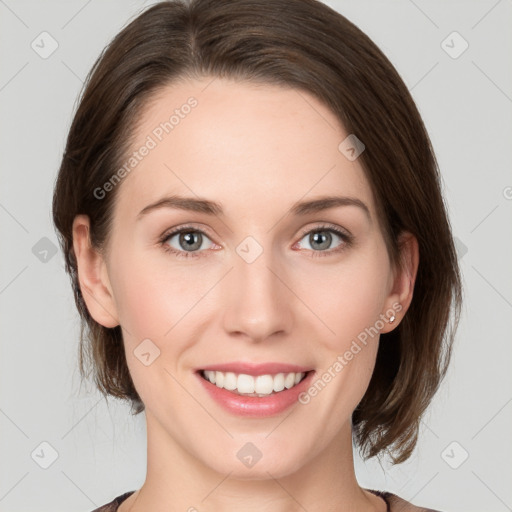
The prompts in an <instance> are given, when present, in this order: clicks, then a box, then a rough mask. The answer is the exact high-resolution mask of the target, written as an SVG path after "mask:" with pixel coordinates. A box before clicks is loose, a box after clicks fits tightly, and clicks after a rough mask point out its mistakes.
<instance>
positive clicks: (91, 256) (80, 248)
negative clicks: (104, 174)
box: [73, 215, 119, 328]
mask: <svg viewBox="0 0 512 512" xmlns="http://www.w3.org/2000/svg"><path fill="white" fill-rule="evenodd" d="M89 233H90V224H89V217H88V216H87V215H77V216H76V217H75V219H74V221H73V250H74V252H75V256H76V261H77V267H78V281H79V284H80V290H81V291H82V295H83V297H84V300H85V303H86V305H87V309H88V311H89V313H90V315H91V316H92V317H93V318H94V320H96V322H98V323H99V324H101V325H103V326H104V327H110V328H112V327H116V326H117V325H119V320H118V316H117V308H116V305H115V301H114V295H113V293H112V287H111V285H110V281H109V278H108V274H107V266H106V263H105V261H104V259H103V256H102V255H101V254H100V253H99V252H98V251H97V250H96V249H94V248H93V247H92V246H91V240H90V236H89Z"/></svg>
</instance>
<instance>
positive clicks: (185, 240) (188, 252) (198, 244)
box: [160, 226, 215, 258]
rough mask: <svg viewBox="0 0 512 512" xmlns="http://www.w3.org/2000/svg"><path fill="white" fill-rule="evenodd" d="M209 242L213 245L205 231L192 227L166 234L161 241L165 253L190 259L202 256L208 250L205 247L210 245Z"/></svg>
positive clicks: (184, 227)
mask: <svg viewBox="0 0 512 512" xmlns="http://www.w3.org/2000/svg"><path fill="white" fill-rule="evenodd" d="M207 240H209V241H210V242H211V243H212V244H213V242H212V241H211V240H210V239H209V238H208V236H207V235H206V233H204V232H203V231H201V230H199V229H196V228H194V227H191V226H183V227H181V228H179V229H175V230H174V231H171V232H169V233H166V234H165V235H164V236H163V237H162V238H161V239H160V243H161V245H162V247H163V249H164V250H165V251H168V252H171V253H173V254H175V255H176V256H178V257H184V258H189V257H199V256H202V254H200V253H202V252H204V249H207V248H208V247H205V245H208V244H207V243H206V244H205V241H207ZM213 245H215V244H213ZM201 249H203V250H201ZM196 253H199V254H196Z"/></svg>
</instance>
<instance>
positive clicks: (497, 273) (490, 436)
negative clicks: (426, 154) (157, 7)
mask: <svg viewBox="0 0 512 512" xmlns="http://www.w3.org/2000/svg"><path fill="white" fill-rule="evenodd" d="M149 3H152V2H145V3H144V2H141V1H129V2H128V1H126V0H125V1H121V0H108V1H100V0H89V1H75V0H73V1H69V0H68V1H56V0H52V1H45V2H36V1H26V0H25V1H15V0H0V38H1V44H0V52H1V55H0V63H1V67H0V109H1V110H0V119H1V123H0V130H1V134H0V141H1V148H0V162H1V188H0V230H1V244H0V247H1V264H0V308H1V317H0V318H1V324H0V325H1V331H0V332H1V357H0V433H1V434H0V460H1V461H2V462H1V469H0V510H1V511H7V510H9V511H11V512H19V511H29V510H38V511H41V512H42V511H52V512H55V511H59V510H61V511H71V510H76V511H84V512H86V511H90V510H92V509H94V508H95V507H97V506H99V505H102V504H104V503H106V502H108V501H110V500H111V499H113V497H115V496H117V495H119V494H121V493H123V492H125V491H128V490H135V489H138V488H139V487H140V486H141V485H142V483H143V481H144V477H145V464H146V459H145V456H146V452H145V450H146V440H145V424H144V418H143V416H139V417H138V418H132V417H131V416H130V414H129V408H128V406H127V405H125V404H123V403H121V402H119V401H116V400H111V401H109V402H108V404H107V403H106V402H105V401H104V400H102V399H101V398H100V396H99V394H98V393H97V392H96V391H95V390H94V388H93V386H92V385H91V384H90V383H84V385H83V386H82V387H80V379H79V374H78V370H77V346H78V325H79V324H78V314H77V313H76V311H75V308H74V303H73V299H72V294H71V287H70V285H69V280H68V277H67V275H66V274H65V272H64V270H63V259H62V256H61V254H60V253H57V254H53V253H52V250H51V249H52V247H53V246H55V245H56V244H57V239H56V236H55V233H54V230H53V226H52V223H51V217H50V205H51V195H52V188H53V182H54V179H55V176H56V172H57V169H58V165H59V162H60V157H61V154H62V151H63V148H64V141H65V137H66V133H67V129H68V128H69V124H70V122H71V118H72V114H73V112H74V108H75V101H76V98H77V95H78V93H79V91H80V88H81V86H82V82H83V80H84V78H85V76H86V74H87V72H88V71H89V69H90V67H91V66H92V64H93V62H94V60H95V59H96V57H97V56H98V55H99V53H100V51H101V50H102V49H103V47H104V46H105V45H106V44H107V43H108V41H109V40H110V39H111V38H112V37H113V36H114V35H115V34H116V33H117V32H118V31H119V29H120V28H121V27H122V26H123V25H124V24H125V23H126V21H127V20H128V19H132V18H133V17H134V16H135V15H136V14H137V13H138V12H139V11H140V10H141V9H142V8H143V7H144V6H146V5H149ZM328 4H329V5H330V6H332V7H334V8H335V9H337V10H338V11H339V12H341V13H342V14H344V15H345V16H346V17H348V18H349V19H350V20H351V21H353V22H354V23H356V24H357V25H358V26H359V27H360V28H361V29H362V30H363V31H365V32H366V33H367V34H368V35H369V36H370V37H371V38H372V39H373V40H374V41H375V42H376V43H377V44H378V45H379V46H380V48H381V49H382V50H383V51H384V52H385V53H386V55H387V56H388V57H389V58H390V60H391V61H392V62H393V64H394V65H395V66H396V68H397V69H398V71H399V73H400V74H401V76H402V77H403V79H404V81H405V82H406V84H407V85H408V87H409V88H410V89H411V90H412V94H413V96H414V99H415V101H416V102H417V105H418V107H419V109H420V112H421V114H422V116H423V118H424V121H425V124H426V126H427V129H428V130H429V133H430V135H431V138H432V141H433V145H434V149H435V151H436V154H437V157H438V160H439V164H440V168H441V171H442V174H443V181H444V191H445V195H446V198H447V201H448V205H449V213H450V217H451V222H452V226H453V230H454V234H455V236H456V237H457V243H458V248H459V258H460V263H461V268H462V272H463V276H464V285H465V294H466V301H465V306H464V312H463V317H462V321H461V326H460V329H459V331H458V335H457V341H456V348H455V354H454V358H453V364H452V366H451V369H450V372H449V375H448V377H447V379H446V380H445V381H444V383H443V386H442V388H441V390H440V391H439V393H438V395H437V396H436V398H435V400H434V402H433V403H432V406H431V408H430V409H429V412H428V414H427V416H426V417H425V419H424V421H423V423H422V430H421V436H420V440H419V443H418V447H417V449H416V450H415V452H414V455H413V457H412V459H411V460H410V461H408V462H406V463H404V464H403V465H401V466H397V467H394V468H392V467H391V466H390V465H389V464H383V466H382V467H381V466H380V465H379V464H378V463H377V462H376V461H369V462H367V463H366V464H365V463H363V462H362V461H360V460H359V459H358V458H357V454H356V471H357V475H358V479H359V481H360V484H361V485H363V486H366V487H372V488H379V489H386V490H389V491H392V492H396V493H398V494H399V495H400V496H402V497H403V498H405V499H408V500H411V501H413V502H414V503H416V504H419V505H423V506H430V507H432V508H436V509H440V510H443V511H447V512H448V511H452V512H462V511H464V512H470V511H481V510H485V511H486V512H490V511H497V512H501V511H506V510H512V487H511V486H510V482H511V481H512V480H511V477H512V467H511V462H510V461H511V460H512V441H511V436H510V432H511V424H512V403H511V402H512V386H511V380H512V372H511V371H510V363H511V354H512V344H511V343H510V341H511V340H510V330H511V327H512V315H511V309H512V286H511V284H512V270H511V265H510V262H511V261H512V237H511V236H510V234H511V224H512V222H511V220H512V216H511V209H512V200H511V198H512V188H511V187H512V175H511V172H510V170H511V160H512V158H511V152H510V146H511V141H512V138H511V135H512V116H511V111H512V80H511V78H512V59H511V58H510V57H511V55H512V53H511V46H512V44H511V43H512V31H511V30H510V26H511V24H510V22H511V14H512V2H511V1H510V0H500V1H496V0H492V1H446V0H443V1H441V0H437V1H432V0H431V1H426V0H422V1H420V0H415V1H412V0H400V1H396V0H386V1H382V0H379V1H361V0H358V1H344V0H343V1H342V0H339V1H330V2H328ZM43 31H47V32H48V33H49V34H50V35H51V37H52V38H53V39H55V40H56V41H57V43H58V48H57V49H56V51H55V52H54V53H53V54H52V55H50V56H49V57H48V58H45V59H43V58H42V57H41V56H40V55H39V54H38V53H36V51H34V49H33V48H32V47H31V43H32V42H33V41H34V40H35V41H36V43H37V42H38V41H39V45H40V46H42V43H41V42H40V41H41V38H40V36H39V35H40V34H41V32H43ZM453 31H457V32H458V33H459V34H460V35H461V36H462V37H463V38H464V40H466V41H467V43H468V44H469V47H468V49H467V50H466V51H465V52H464V53H462V54H461V55H460V56H458V58H452V56H450V55H449V54H448V53H447V52H446V51H445V49H447V45H449V46H450V47H451V49H450V50H449V51H451V52H452V54H453V52H455V51H457V50H459V49H461V48H462V46H461V44H462V42H461V40H460V39H459V40H458V39H457V36H451V38H448V40H447V42H445V43H444V47H443V46H442V42H443V41H444V40H446V38H447V36H449V35H450V34H451V33H452V32H453ZM45 37H46V36H45ZM454 37H455V39H454ZM49 45H50V40H49V39H46V43H45V48H46V49H48V48H50V46H49ZM45 237H46V238H47V239H48V240H46V239H45ZM41 239H43V240H41ZM45 250H46V251H48V252H46V253H45V252H44V251H45ZM43 442H46V443H49V445H51V448H50V447H48V446H47V445H42V446H41V443H43ZM453 442H456V443H457V444H451V443H453ZM52 450H54V451H55V452H53V451H52ZM466 453H467V454H468V458H467V460H465V461H464V462H463V463H462V464H461V461H462V460H463V458H464V457H465V454H466ZM52 454H55V455H56V456H57V458H56V460H55V461H53V463H52V464H51V465H50V466H49V467H48V468H47V469H43V467H41V465H45V464H46V465H47V464H49V463H50V462H52ZM450 464H451V466H450ZM452 466H458V467H457V468H456V469H454V467H452ZM199 509H200V507H199Z"/></svg>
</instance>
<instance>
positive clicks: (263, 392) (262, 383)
mask: <svg viewBox="0 0 512 512" xmlns="http://www.w3.org/2000/svg"><path fill="white" fill-rule="evenodd" d="M313 371H314V370H308V371H304V372H287V373H284V372H280V373H275V374H272V373H267V374H262V375H248V374H246V373H235V372H223V371H218V370H199V371H198V372H197V373H198V374H199V375H200V377H202V378H203V379H204V380H206V381H208V382H210V383H211V384H213V385H215V386H216V387H217V388H219V389H224V390H226V391H229V392H230V393H232V394H234V395H238V396H247V397H258V398H263V397H268V396H271V395H276V394H279V393H282V392H283V391H287V390H289V389H292V388H294V387H295V386H298V385H299V384H300V383H301V382H302V381H303V380H305V379H306V378H307V377H308V376H309V374H310V373H312V372H313Z"/></svg>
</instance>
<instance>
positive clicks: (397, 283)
mask: <svg viewBox="0 0 512 512" xmlns="http://www.w3.org/2000/svg"><path fill="white" fill-rule="evenodd" d="M398 248H399V253H400V254H399V258H400V263H401V264H400V265H397V267H396V268H395V269H394V272H393V274H394V277H393V283H392V287H391V291H390V293H389V295H388V297H387V298H386V304H385V305H386V308H387V309H386V310H385V311H384V312H383V315H384V317H385V318H386V319H388V320H387V321H386V323H385V325H384V327H383V328H382V329H381V331H380V332H381V333H386V332H389V331H392V330H393V329H394V328H395V327H396V326H397V325H398V324H399V323H400V322H401V320H402V318H403V317H404V316H405V313H406V312H407V310H408V309H409V306H410V305H411V301H412V296H413V291H414V283H415V281H416V274H417V272H418V264H419V248H418V240H417V239H416V237H415V236H414V235H413V234H412V233H409V232H408V231H403V232H402V233H400V235H399V237H398ZM391 315H393V316H394V317H395V319H394V321H393V322H391V323H390V322H389V318H390V317H391Z"/></svg>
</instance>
